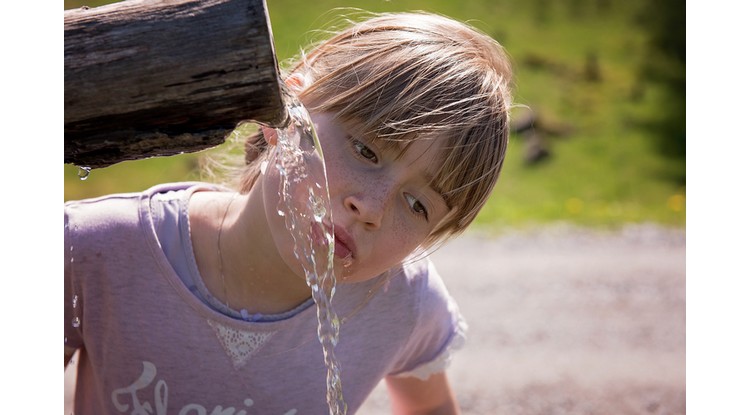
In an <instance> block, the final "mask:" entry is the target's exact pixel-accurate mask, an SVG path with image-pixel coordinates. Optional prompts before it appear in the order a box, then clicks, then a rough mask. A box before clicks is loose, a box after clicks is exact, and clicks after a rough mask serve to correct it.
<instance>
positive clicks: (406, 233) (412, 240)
mask: <svg viewBox="0 0 750 415" xmlns="http://www.w3.org/2000/svg"><path fill="white" fill-rule="evenodd" d="M387 235H388V237H387V238H386V239H387V240H386V242H385V243H386V244H387V248H386V249H388V250H389V251H392V255H394V256H398V257H399V258H398V259H397V260H396V262H399V261H401V260H403V259H404V258H405V257H406V256H408V255H409V254H411V253H412V252H413V251H414V250H415V249H417V247H418V246H419V244H420V243H421V242H422V240H423V238H422V236H421V233H420V232H418V231H416V230H415V229H414V227H413V226H410V223H408V218H403V217H401V216H399V215H394V217H393V221H392V224H391V229H390V230H389V232H388V233H387Z"/></svg>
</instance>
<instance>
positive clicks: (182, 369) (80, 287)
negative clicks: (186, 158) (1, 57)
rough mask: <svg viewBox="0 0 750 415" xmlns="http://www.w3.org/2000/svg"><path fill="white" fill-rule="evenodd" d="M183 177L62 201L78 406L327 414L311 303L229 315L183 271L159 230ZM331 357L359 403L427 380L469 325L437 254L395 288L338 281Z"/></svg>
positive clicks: (400, 276) (351, 401) (88, 409)
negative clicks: (385, 389)
mask: <svg viewBox="0 0 750 415" xmlns="http://www.w3.org/2000/svg"><path fill="white" fill-rule="evenodd" d="M192 186H205V185H201V184H197V183H175V184H167V185H160V186H156V187H154V188H152V189H150V190H148V191H146V192H143V193H131V194H117V195H110V196H105V197H101V198H95V199H89V200H83V201H75V202H68V203H66V205H65V344H66V346H69V347H75V348H78V347H80V348H82V353H81V354H80V356H79V363H78V365H79V366H78V380H77V388H76V391H75V413H76V414H116V413H128V414H211V413H222V414H238V415H239V414H246V415H252V414H287V415H292V414H323V413H327V411H328V409H327V404H326V399H325V396H326V393H325V392H326V391H325V377H326V371H325V366H324V362H323V356H322V349H321V346H320V343H319V342H318V340H317V335H316V327H317V320H316V312H315V307H306V308H304V309H303V310H301V311H299V312H297V313H295V314H293V315H292V316H290V317H288V318H285V319H280V320H275V321H268V322H258V321H243V320H241V319H236V318H232V317H229V316H226V315H224V314H222V313H220V312H217V311H216V310H214V309H213V308H211V307H209V306H208V305H206V304H205V303H204V302H203V301H201V300H200V299H199V298H198V297H197V296H196V295H194V294H193V293H192V292H191V291H190V290H189V289H188V288H187V286H186V285H185V283H184V282H183V281H182V280H181V279H180V277H179V276H178V275H177V274H176V273H175V270H174V268H173V267H172V266H171V265H170V263H169V261H168V260H167V257H166V256H165V254H164V251H163V250H162V248H161V246H160V244H159V242H158V239H157V238H156V233H155V229H154V221H153V217H152V214H151V206H150V205H151V199H152V196H153V195H154V194H156V193H164V192H168V191H170V190H178V189H186V188H190V187H192ZM333 305H334V307H335V309H336V312H337V313H338V315H339V317H340V318H341V319H342V324H341V332H340V340H339V343H338V345H337V347H336V357H337V358H338V359H339V361H340V364H341V370H342V374H341V379H342V385H343V394H344V399H345V400H346V402H347V404H348V407H349V411H350V413H354V412H356V410H357V408H359V407H360V405H361V404H362V402H363V401H364V400H365V399H366V397H367V395H368V394H369V393H370V392H371V391H372V389H373V388H374V387H375V386H376V385H377V383H378V382H379V381H380V380H381V379H382V378H384V377H385V376H418V377H421V378H425V377H427V376H429V375H430V374H431V373H434V372H437V371H441V370H443V369H444V368H445V365H446V364H447V362H448V361H449V358H450V353H451V351H452V350H453V349H455V348H456V347H457V346H458V345H460V344H461V342H462V340H463V336H464V329H465V324H464V323H463V320H462V318H461V316H460V313H459V311H458V309H457V307H456V305H455V303H454V301H453V300H452V299H451V298H450V296H449V295H448V293H447V291H446V290H445V287H444V285H443V283H442V281H441V280H440V278H439V276H438V275H437V273H436V271H435V269H434V267H433V265H432V264H431V263H430V262H429V260H427V259H424V260H420V261H417V262H414V263H411V264H409V265H406V266H404V267H402V268H401V269H399V270H397V272H396V273H395V276H392V277H391V279H390V280H389V281H388V283H387V284H382V280H380V279H379V278H375V279H373V280H370V281H367V282H362V283H353V284H340V285H339V286H338V287H337V293H336V296H335V297H334V301H333Z"/></svg>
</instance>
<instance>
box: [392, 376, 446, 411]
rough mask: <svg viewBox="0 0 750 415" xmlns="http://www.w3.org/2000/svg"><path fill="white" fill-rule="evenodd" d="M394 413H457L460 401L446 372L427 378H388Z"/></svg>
mask: <svg viewBox="0 0 750 415" xmlns="http://www.w3.org/2000/svg"><path fill="white" fill-rule="evenodd" d="M386 385H387V387H388V395H389V396H390V398H391V403H392V406H393V413H394V414H397V415H417V414H419V415H428V414H429V415H443V414H445V415H457V414H459V413H460V410H459V408H458V402H456V397H455V396H454V395H453V390H452V389H451V386H450V383H448V377H447V376H446V375H445V372H440V373H436V374H434V375H432V376H431V377H430V378H428V379H427V380H421V379H419V378H415V377H394V376H390V377H387V378H386Z"/></svg>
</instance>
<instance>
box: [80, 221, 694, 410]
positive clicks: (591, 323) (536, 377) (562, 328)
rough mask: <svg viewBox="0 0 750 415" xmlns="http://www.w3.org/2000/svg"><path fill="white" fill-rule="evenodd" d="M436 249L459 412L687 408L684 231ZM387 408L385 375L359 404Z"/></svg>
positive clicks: (564, 233) (569, 231)
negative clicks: (450, 324)
mask: <svg viewBox="0 0 750 415" xmlns="http://www.w3.org/2000/svg"><path fill="white" fill-rule="evenodd" d="M433 260H434V262H435V264H436V265H437V267H438V270H439V271H440V272H441V275H442V276H443V278H444V280H445V283H446V285H447V286H448V289H449V290H450V292H451V293H452V295H453V297H454V298H455V299H456V301H457V302H458V304H459V306H460V308H461V311H462V313H463V315H464V317H465V319H466V320H467V322H468V324H469V337H468V340H467V342H466V345H465V346H464V348H463V349H462V350H461V351H460V352H459V353H458V354H457V355H456V356H455V359H454V360H453V362H452V365H451V367H450V369H449V371H448V374H449V377H450V379H451V382H452V385H453V388H454V390H455V393H456V395H457V397H458V400H459V403H460V406H461V409H462V412H463V414H464V415H480V414H481V415H494V414H507V415H532V414H533V415H557V414H566V415H578V414H581V415H583V414H586V415H630V414H647V415H651V414H653V415H672V414H685V412H686V396H685V232H684V230H668V229H663V228H660V227H655V226H648V225H638V226H631V227H627V228H625V229H623V230H621V231H617V232H611V233H601V232H593V231H590V230H582V229H577V228H571V227H566V226H557V227H548V228H544V229H540V230H536V231H527V232H513V233H507V234H505V235H503V236H501V237H494V238H489V237H484V236H482V235H479V234H476V233H469V234H466V235H463V236H462V237H461V238H459V239H457V240H456V241H453V242H451V243H449V244H448V245H446V246H445V247H443V248H442V249H441V250H440V251H438V252H436V253H435V254H433ZM342 369H343V370H346V368H342ZM71 380H72V379H71V378H68V381H71ZM344 388H346V385H344ZM345 392H346V389H345ZM67 399H69V397H66V406H68V405H69V404H70V402H69V401H68V400H67ZM66 413H68V412H66ZM388 413H389V403H388V400H387V397H386V394H385V389H384V386H383V385H382V384H381V385H379V386H378V388H377V389H376V390H375V391H374V392H373V394H372V395H371V396H370V399H369V400H368V401H367V402H366V404H365V405H364V407H363V408H361V410H360V411H359V412H358V414H362V415H384V414H388Z"/></svg>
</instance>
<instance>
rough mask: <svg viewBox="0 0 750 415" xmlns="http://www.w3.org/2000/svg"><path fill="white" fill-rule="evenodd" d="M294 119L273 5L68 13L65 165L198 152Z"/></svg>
mask: <svg viewBox="0 0 750 415" xmlns="http://www.w3.org/2000/svg"><path fill="white" fill-rule="evenodd" d="M285 116H286V113H285V111H284V110H283V103H282V98H281V91H280V88H279V75H278V64H277V61H276V56H275V52H274V47H273V37H272V34H271V28H270V23H269V19H268V13H267V9H266V4H265V1H264V0H200V1H197V0H188V1H186V0H166V1H144V0H129V1H124V2H120V3H114V4H110V5H107V6H102V7H97V8H90V9H86V8H82V9H75V10H67V11H65V163H72V164H76V165H79V166H89V167H104V166H107V165H111V164H114V163H117V162H120V161H124V160H133V159H141V158H147V157H152V156H161V155H171V154H177V153H182V152H193V151H198V150H202V149H205V148H208V147H212V146H215V145H218V144H221V143H222V142H223V141H224V138H225V137H226V136H227V135H228V134H229V133H230V132H231V131H232V130H233V129H234V128H235V127H236V126H237V124H238V123H239V122H241V121H244V120H254V121H258V122H261V123H265V124H269V125H279V124H282V123H283V121H284V120H285Z"/></svg>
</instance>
